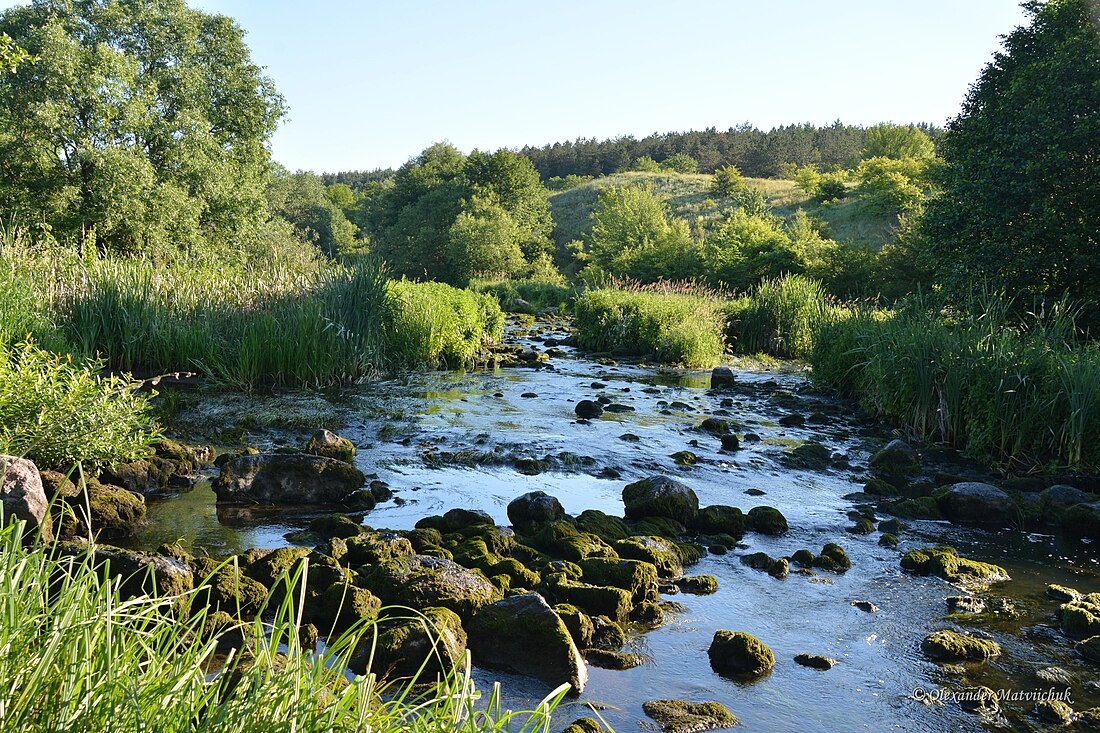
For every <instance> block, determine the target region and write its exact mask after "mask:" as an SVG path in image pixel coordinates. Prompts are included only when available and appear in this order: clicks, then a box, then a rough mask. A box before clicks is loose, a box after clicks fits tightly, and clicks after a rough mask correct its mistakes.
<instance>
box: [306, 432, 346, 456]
mask: <svg viewBox="0 0 1100 733" xmlns="http://www.w3.org/2000/svg"><path fill="white" fill-rule="evenodd" d="M306 453H309V454H311V455H314V456H324V457H325V458H335V459H336V460H338V461H343V462H344V463H351V462H352V461H353V460H355V444H354V443H352V442H351V441H350V440H348V439H347V438H341V437H340V436H339V435H337V434H336V433H334V432H332V431H330V430H318V431H317V432H316V433H314V434H313V437H312V438H310V439H309V445H307V446H306Z"/></svg>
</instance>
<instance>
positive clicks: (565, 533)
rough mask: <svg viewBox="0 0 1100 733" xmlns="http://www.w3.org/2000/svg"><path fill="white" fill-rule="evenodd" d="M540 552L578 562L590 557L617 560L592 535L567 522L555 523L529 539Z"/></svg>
mask: <svg viewBox="0 0 1100 733" xmlns="http://www.w3.org/2000/svg"><path fill="white" fill-rule="evenodd" d="M531 543H532V544H533V545H534V546H535V547H537V548H539V549H540V550H542V551H544V552H546V553H548V554H550V555H552V556H554V557H556V558H561V559H564V560H569V561H571V562H579V561H581V560H587V559H588V558H592V557H607V558H617V557H618V555H617V554H616V553H615V550H614V549H612V548H611V546H610V545H608V544H607V543H606V542H604V541H603V540H601V539H600V538H599V537H597V536H596V535H594V534H589V533H587V532H580V531H578V530H577V528H576V527H574V526H573V525H572V524H569V523H568V522H556V523H554V524H550V525H547V526H545V527H543V528H542V529H540V530H539V531H538V532H537V533H536V534H535V535H533V536H532V537H531Z"/></svg>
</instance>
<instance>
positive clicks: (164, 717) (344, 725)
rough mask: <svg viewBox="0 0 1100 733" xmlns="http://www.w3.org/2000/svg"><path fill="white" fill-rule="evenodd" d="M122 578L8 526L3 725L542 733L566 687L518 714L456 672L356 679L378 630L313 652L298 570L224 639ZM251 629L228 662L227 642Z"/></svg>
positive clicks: (203, 619) (368, 628) (1, 644)
mask: <svg viewBox="0 0 1100 733" xmlns="http://www.w3.org/2000/svg"><path fill="white" fill-rule="evenodd" d="M122 580H123V579H122V578H119V577H117V576H112V574H111V573H110V572H109V570H106V569H105V568H103V567H102V566H99V565H97V564H96V562H95V561H94V556H93V554H92V549H91V548H89V549H88V550H87V551H83V552H75V553H73V552H56V551H54V548H51V547H44V546H36V547H31V548H29V549H28V548H27V547H25V546H24V545H23V538H22V524H21V523H20V524H14V525H9V526H6V527H3V528H0V599H3V600H2V602H0V679H2V680H4V684H3V685H2V686H0V721H3V724H2V727H3V729H4V730H13V731H16V730H17V731H25V732H26V733H38V732H39V731H41V732H42V733H46V732H47V731H49V732H50V733H57V732H70V731H71V732H72V733H76V732H77V731H79V732H80V733H101V732H103V733H106V732H107V731H111V732H112V733H116V732H117V733H130V732H131V731H132V732H134V733H138V732H139V731H157V733H223V732H224V733H252V732H253V731H256V732H259V731H263V732H265V733H267V732H269V731H288V732H289V731H294V732H295V733H313V732H314V731H316V732H318V733H320V732H322V731H324V732H326V733H327V732H329V731H337V732H345V731H346V732H348V733H351V732H358V731H363V732H366V731H370V732H371V733H390V732H393V733H396V732H397V731H412V732H414V733H419V732H420V731H424V732H427V731H456V732H469V733H481V732H486V733H487V732H491V731H521V732H523V733H527V732H530V733H534V732H535V731H549V730H550V725H551V713H552V711H553V709H554V707H555V706H556V705H557V703H558V702H559V701H560V700H561V698H562V696H563V695H564V693H565V689H564V687H565V686H563V688H559V689H558V690H555V691H554V692H553V693H551V694H550V695H549V696H548V697H547V698H546V699H545V700H544V701H543V702H542V703H541V704H540V705H539V706H538V707H537V708H536V709H535V710H533V711H529V712H511V711H507V710H505V709H503V706H502V704H501V698H500V689H499V687H494V688H493V689H492V690H491V691H490V692H488V693H487V694H485V695H482V694H481V693H480V692H479V691H478V690H477V689H476V688H475V686H474V684H473V683H472V681H471V680H470V678H469V676H468V675H467V674H463V673H460V672H457V671H455V672H452V673H451V674H450V675H449V676H447V677H446V678H445V679H443V680H442V681H440V682H438V683H437V684H433V685H431V686H428V687H424V686H420V687H417V686H415V685H414V684H412V683H405V684H402V685H401V686H395V685H394V684H386V683H384V682H383V681H381V680H379V679H378V678H376V677H375V676H374V675H371V674H368V675H363V676H357V677H349V676H348V675H346V673H345V672H344V670H345V669H346V663H347V660H348V659H349V658H350V655H351V654H352V652H353V651H354V650H355V648H356V647H357V646H359V645H360V644H361V643H364V642H365V643H368V644H369V643H370V639H371V638H372V637H371V635H372V634H373V632H374V623H373V622H365V623H361V624H359V625H357V626H355V627H353V628H351V629H350V630H349V631H347V632H346V633H344V634H343V635H342V636H340V637H339V638H337V639H332V640H330V643H329V644H327V645H324V646H322V647H321V649H320V650H319V651H313V650H311V649H306V648H303V646H302V645H301V643H300V641H299V639H300V638H301V634H300V632H301V629H300V624H299V622H298V620H297V619H299V618H300V613H299V608H300V604H301V595H300V593H299V592H295V590H294V589H301V588H304V582H302V578H301V576H295V577H293V578H289V577H287V578H285V583H286V585H285V586H284V587H283V588H282V589H281V592H280V593H279V594H278V595H276V594H275V593H274V592H273V594H272V596H271V598H269V607H268V611H267V613H266V614H265V615H264V616H263V617H262V618H257V619H255V620H254V621H251V622H249V623H244V624H230V625H226V626H222V627H220V628H219V629H218V630H217V631H212V630H211V628H212V627H213V626H214V625H215V624H214V623H212V621H213V619H212V618H211V617H208V615H207V613H206V612H205V611H198V612H195V613H193V614H192V613H182V612H180V611H179V609H180V608H183V607H186V605H187V603H186V600H187V599H186V597H184V598H180V597H157V596H138V597H126V596H123V595H122V594H121V593H120V587H121V585H122ZM288 588H289V589H291V591H292V592H286V589H288ZM181 601H184V602H182V603H181ZM196 605H201V604H196ZM241 635H243V640H244V641H243V644H241V643H240V642H239V641H238V642H237V643H236V644H231V645H232V646H234V647H236V648H235V649H234V650H233V651H232V652H230V654H229V656H228V658H225V657H224V656H223V655H224V653H225V649H226V648H227V647H226V645H225V644H224V642H227V641H228V640H229V639H230V638H232V637H233V636H238V637H239V636H241Z"/></svg>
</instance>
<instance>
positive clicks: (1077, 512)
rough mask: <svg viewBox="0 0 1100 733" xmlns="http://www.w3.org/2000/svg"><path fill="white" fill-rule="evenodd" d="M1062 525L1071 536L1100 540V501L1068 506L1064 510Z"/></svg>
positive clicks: (1063, 530)
mask: <svg viewBox="0 0 1100 733" xmlns="http://www.w3.org/2000/svg"><path fill="white" fill-rule="evenodd" d="M1060 526H1061V529H1062V532H1063V533H1065V534H1066V535H1068V536H1070V537H1083V538H1088V539H1091V540H1100V501H1098V502H1093V503H1091V504H1075V505H1073V506H1071V507H1068V508H1067V509H1065V510H1064V511H1063V512H1062V521H1061V524H1060Z"/></svg>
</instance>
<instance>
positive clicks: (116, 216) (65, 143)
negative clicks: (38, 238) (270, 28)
mask: <svg viewBox="0 0 1100 733" xmlns="http://www.w3.org/2000/svg"><path fill="white" fill-rule="evenodd" d="M0 32H2V33H6V34H8V35H9V36H10V37H11V38H12V39H13V40H14V42H15V43H17V44H19V45H20V46H22V47H23V48H25V49H27V51H28V52H29V53H31V54H33V55H34V56H36V57H37V59H38V60H37V63H35V64H33V65H22V66H20V67H19V69H18V70H17V71H16V72H15V73H13V74H7V75H4V76H3V77H0V161H3V163H2V164H0V206H3V208H5V209H7V210H14V211H18V212H23V213H24V215H26V216H27V217H28V218H34V219H39V218H41V219H44V220H45V221H47V222H48V223H49V224H50V225H51V226H52V227H53V229H54V231H55V232H56V233H57V234H58V235H59V236H60V237H68V238H69V239H76V238H79V237H81V235H82V234H84V233H87V232H92V231H94V232H95V235H96V236H95V240H96V241H97V242H98V243H99V245H100V246H102V247H108V248H113V249H120V250H137V249H147V248H167V247H171V246H174V245H177V244H178V245H182V246H191V247H194V246H198V245H202V244H206V243H209V242H216V243H217V244H218V245H219V246H224V245H225V244H229V245H235V244H240V243H241V242H242V241H244V240H246V239H247V238H248V237H250V236H252V235H254V233H255V231H256V229H258V228H259V227H260V226H261V225H262V223H263V221H264V219H265V218H266V211H265V204H264V189H265V186H266V183H267V178H268V173H269V153H268V150H267V147H266V141H267V139H268V137H269V136H270V135H271V133H272V132H273V131H274V129H275V126H276V124H277V122H278V120H279V118H280V117H281V116H282V114H283V110H284V107H283V100H282V98H281V97H280V96H279V95H278V93H276V91H275V89H274V86H273V85H272V83H271V81H270V80H268V79H267V78H266V77H264V76H263V75H262V73H261V69H260V68H259V67H258V66H256V65H255V64H253V63H252V62H251V61H250V59H249V53H248V48H247V46H245V44H244V40H243V33H242V31H241V29H240V28H239V27H238V26H237V25H236V24H234V23H233V21H232V20H230V19H229V18H226V17H224V16H220V15H208V14H206V13H202V12H200V11H197V10H192V9H190V8H188V7H187V5H186V4H185V2H184V0H150V1H149V2H109V3H105V2H100V1H99V0H35V1H34V2H33V3H32V4H31V5H29V6H20V7H16V8H13V9H11V10H9V11H7V12H5V13H3V15H2V16H0Z"/></svg>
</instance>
